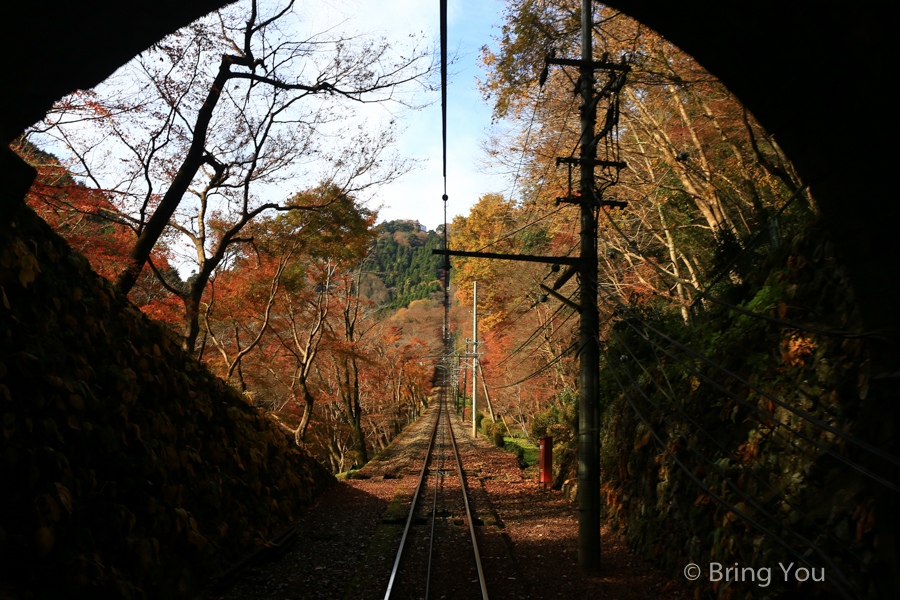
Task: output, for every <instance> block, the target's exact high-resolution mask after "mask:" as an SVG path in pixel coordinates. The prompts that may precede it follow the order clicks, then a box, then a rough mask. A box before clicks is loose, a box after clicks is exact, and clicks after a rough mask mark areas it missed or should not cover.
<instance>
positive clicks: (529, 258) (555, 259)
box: [431, 249, 581, 265]
mask: <svg viewBox="0 0 900 600" xmlns="http://www.w3.org/2000/svg"><path fill="white" fill-rule="evenodd" d="M431 253H432V254H448V255H450V256H464V257H468V258H494V259H499V260H521V261H525V262H539V263H549V264H554V263H555V264H558V265H578V264H581V259H580V258H578V257H575V256H533V255H531V254H497V253H495V252H465V251H463V250H438V249H435V250H432V251H431Z"/></svg>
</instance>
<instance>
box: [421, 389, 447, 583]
mask: <svg viewBox="0 0 900 600" xmlns="http://www.w3.org/2000/svg"><path fill="white" fill-rule="evenodd" d="M441 413H445V411H444V397H443V394H441ZM438 422H441V417H440V414H439V415H438ZM446 437H447V436H446V429H445V428H444V425H443V423H442V424H441V426H440V438H441V441H440V447H441V450H440V454H438V459H437V469H435V470H434V496H433V499H432V502H431V537H430V538H429V540H428V572H427V574H426V576H425V600H428V592H429V591H430V590H431V561H432V558H434V526H435V525H436V524H437V497H438V487H439V483H440V479H439V478H440V477H441V467H442V466H443V464H444V446H446V445H447V443H446V442H445V441H444V438H446Z"/></svg>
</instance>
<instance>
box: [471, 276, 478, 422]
mask: <svg viewBox="0 0 900 600" xmlns="http://www.w3.org/2000/svg"><path fill="white" fill-rule="evenodd" d="M477 365H478V282H477V281H473V282H472V437H477V436H478V429H477V427H476V421H475V397H476V394H477V393H478V388H477V386H476V382H477V380H478V373H477V372H476V371H475V367H476V366H477Z"/></svg>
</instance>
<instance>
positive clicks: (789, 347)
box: [781, 332, 815, 367]
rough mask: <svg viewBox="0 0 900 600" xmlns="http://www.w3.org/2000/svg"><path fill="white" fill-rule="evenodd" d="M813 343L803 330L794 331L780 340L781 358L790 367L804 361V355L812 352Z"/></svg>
mask: <svg viewBox="0 0 900 600" xmlns="http://www.w3.org/2000/svg"><path fill="white" fill-rule="evenodd" d="M814 347H815V345H814V344H813V341H812V340H811V339H810V338H809V337H808V336H807V335H806V334H804V333H803V332H794V333H792V334H791V335H790V336H788V337H786V338H785V339H783V340H782V341H781V358H782V360H783V361H784V364H785V365H787V366H790V367H794V366H798V365H802V364H805V363H806V357H807V356H808V355H809V354H811V353H812V351H813V349H814Z"/></svg>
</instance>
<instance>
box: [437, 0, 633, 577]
mask: <svg viewBox="0 0 900 600" xmlns="http://www.w3.org/2000/svg"><path fill="white" fill-rule="evenodd" d="M592 25H593V23H592V18H591V0H581V58H580V59H565V58H555V57H554V56H552V55H548V56H547V58H546V65H547V66H546V67H545V70H544V72H543V73H542V74H541V78H540V83H541V84H543V82H544V81H545V80H546V77H547V68H548V67H549V66H550V65H559V66H568V67H577V68H578V72H579V75H580V77H579V80H578V82H579V83H578V85H579V86H580V88H579V89H578V90H577V92H578V93H579V94H580V95H581V138H580V141H579V144H580V147H581V151H580V154H579V156H578V158H575V157H566V158H558V159H557V160H556V163H557V165H560V164H565V165H570V168H571V166H574V165H578V167H579V175H580V178H581V181H580V183H579V193H578V195H576V196H573V195H571V190H570V195H569V196H567V197H565V198H558V199H557V202H558V203H559V202H565V203H570V204H578V205H579V208H580V221H581V234H580V236H581V237H580V242H581V243H580V252H579V254H580V255H579V256H578V257H577V258H574V257H568V256H532V255H523V254H497V253H492V252H466V251H458V250H457V251H454V250H447V249H444V250H434V251H433V252H434V253H435V254H445V255H448V256H461V257H473V258H489V259H500V260H521V261H530V262H541V263H555V264H557V265H567V269H566V270H565V272H564V273H562V274H561V276H560V277H559V279H558V280H557V281H556V283H554V285H553V287H552V288H550V287H547V286H545V285H543V284H542V285H541V286H540V287H541V289H542V290H543V291H544V292H546V293H547V294H549V295H551V296H553V297H554V298H556V299H557V300H559V301H561V302H563V303H564V304H566V305H567V306H570V307H572V308H574V309H576V310H577V311H578V312H579V314H580V317H581V325H580V329H579V337H580V352H579V355H580V359H581V371H580V376H579V394H580V396H579V403H578V412H579V418H578V564H579V565H580V566H581V567H582V568H584V569H589V570H595V569H599V568H600V551H601V545H600V452H599V440H598V430H599V423H598V418H599V417H598V414H599V411H598V398H597V394H598V390H597V384H598V377H599V370H600V340H599V334H600V317H599V311H598V309H597V284H598V282H597V279H598V274H597V219H596V216H595V211H597V210H599V209H600V207H603V206H613V207H619V208H624V207H625V205H626V203H625V202H622V201H608V200H603V198H602V195H603V194H602V190H604V189H605V188H606V187H609V186H611V185H614V184H615V183H616V182H617V181H618V171H619V170H620V169H622V168H624V167H625V166H626V165H625V163H624V162H621V161H618V160H617V159H618V139H617V137H616V136H617V135H618V132H617V130H616V126H617V124H618V119H619V110H618V95H619V92H620V91H621V89H622V86H623V85H624V83H625V74H626V73H627V72H628V71H629V70H630V67H629V66H628V65H627V64H625V62H624V61H625V59H624V57H623V59H622V62H621V63H612V62H609V61H608V60H607V57H606V56H604V57H603V59H602V60H600V61H595V60H594V59H593V44H592V39H591V35H592V31H593V28H592ZM598 69H599V70H605V71H607V72H608V74H609V76H608V79H607V81H606V82H605V84H604V86H603V88H602V89H601V90H600V91H599V92H598V91H596V90H595V89H594V84H595V80H594V71H596V70H598ZM604 99H607V100H608V102H609V110H608V111H607V113H606V120H605V123H604V125H603V127H602V128H601V131H600V133H599V134H597V133H596V132H595V128H596V123H597V104H598V102H599V101H600V100H604ZM595 134H596V135H595ZM607 136H611V137H612V138H613V139H612V140H610V142H609V143H608V144H607V145H606V148H607V151H606V154H607V155H606V157H605V159H604V160H598V159H597V146H598V142H599V141H600V140H601V139H603V138H605V137H607ZM610 148H612V149H613V150H610ZM597 167H601V168H603V169H605V170H606V179H605V182H604V184H603V186H602V187H601V188H599V189H598V187H597V186H596V181H595V177H594V169H595V168H597ZM576 274H577V275H578V279H579V295H580V298H579V301H578V302H577V303H575V302H573V301H572V300H570V299H569V298H566V297H565V296H563V295H562V294H560V293H559V292H558V290H559V289H560V288H562V286H563V285H565V283H566V282H567V281H569V280H570V279H571V278H572V277H573V276H575V275H576ZM476 293H477V290H476ZM474 312H475V313H476V316H473V328H475V327H476V326H477V308H475V309H474ZM474 337H475V338H476V339H477V329H476V332H475V334H474ZM473 353H477V346H476V348H475V349H474V350H473ZM477 360H478V357H477V354H476V356H475V358H474V359H473V361H472V365H473V369H472V376H473V382H472V419H473V421H472V428H473V431H474V428H475V421H474V418H475V381H474V377H475V366H476V365H477Z"/></svg>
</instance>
